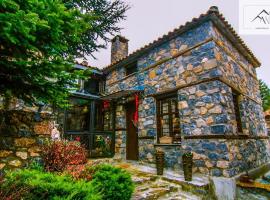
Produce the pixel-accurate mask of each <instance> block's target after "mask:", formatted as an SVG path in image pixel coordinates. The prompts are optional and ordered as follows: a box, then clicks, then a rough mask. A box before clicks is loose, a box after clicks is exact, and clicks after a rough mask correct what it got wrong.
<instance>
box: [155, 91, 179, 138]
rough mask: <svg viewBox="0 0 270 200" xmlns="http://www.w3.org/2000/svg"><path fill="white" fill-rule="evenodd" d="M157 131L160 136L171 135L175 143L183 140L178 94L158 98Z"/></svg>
mask: <svg viewBox="0 0 270 200" xmlns="http://www.w3.org/2000/svg"><path fill="white" fill-rule="evenodd" d="M157 122H158V123H157V125H158V126H157V132H158V142H159V138H160V137H163V136H169V137H172V138H173V143H180V142H181V135H180V134H181V131H180V118H179V111H178V98H177V94H172V95H169V96H167V97H161V98H158V99H157Z"/></svg>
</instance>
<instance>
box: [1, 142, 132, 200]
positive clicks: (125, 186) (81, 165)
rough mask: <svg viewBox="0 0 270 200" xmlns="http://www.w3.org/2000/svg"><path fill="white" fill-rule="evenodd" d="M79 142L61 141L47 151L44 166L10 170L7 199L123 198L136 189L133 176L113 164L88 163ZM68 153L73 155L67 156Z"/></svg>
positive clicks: (3, 181)
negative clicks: (90, 164)
mask: <svg viewBox="0 0 270 200" xmlns="http://www.w3.org/2000/svg"><path fill="white" fill-rule="evenodd" d="M82 152H85V150H84V148H83V147H82V146H81V145H80V143H78V142H74V141H73V142H69V141H57V142H54V143H50V144H48V145H47V146H46V147H44V148H43V154H42V155H43V160H44V165H40V164H38V163H32V165H30V167H29V168H28V169H22V170H18V171H13V172H12V171H9V172H7V173H6V174H5V176H4V177H3V178H2V179H0V196H1V198H2V199H3V200H17V199H18V200H19V199H28V200H32V199H33V200H34V199H40V200H43V199H44V200H45V199H70V200H72V199H74V200H75V199H76V200H84V199H85V200H86V199H87V200H91V199H111V200H114V199H115V200H116V199H121V200H128V199H130V198H131V195H132V193H133V190H134V184H133V182H132V180H131V176H130V174H129V173H127V172H126V171H125V170H123V169H120V168H117V167H113V166H111V165H104V164H97V165H92V166H89V164H86V157H85V155H84V154H81V153H82ZM67 153H68V154H69V155H67Z"/></svg>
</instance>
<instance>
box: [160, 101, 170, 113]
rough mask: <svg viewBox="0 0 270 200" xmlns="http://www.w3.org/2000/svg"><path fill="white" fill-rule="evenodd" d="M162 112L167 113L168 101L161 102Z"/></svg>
mask: <svg viewBox="0 0 270 200" xmlns="http://www.w3.org/2000/svg"><path fill="white" fill-rule="evenodd" d="M161 105H162V113H163V114H165V113H168V112H169V103H168V102H163V103H162V104H161Z"/></svg>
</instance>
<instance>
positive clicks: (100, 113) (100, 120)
mask: <svg viewBox="0 0 270 200" xmlns="http://www.w3.org/2000/svg"><path fill="white" fill-rule="evenodd" d="M95 109H96V111H95V113H96V114H95V122H94V129H95V130H96V131H112V130H113V121H112V120H113V109H112V107H111V106H110V107H108V108H104V107H103V104H102V101H97V102H96V106H95Z"/></svg>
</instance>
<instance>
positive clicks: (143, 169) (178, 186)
mask: <svg viewBox="0 0 270 200" xmlns="http://www.w3.org/2000/svg"><path fill="white" fill-rule="evenodd" d="M116 166H118V167H121V168H123V169H125V170H127V171H129V172H130V173H131V174H132V179H133V181H134V182H135V184H136V189H135V192H134V194H133V197H132V200H178V199H179V200H180V199H181V200H200V199H210V198H209V197H207V196H208V195H209V192H208V178H207V177H202V176H201V175H195V176H194V178H193V181H191V182H186V181H185V180H184V177H183V175H182V174H180V173H179V174H177V173H175V172H173V171H165V172H164V175H163V176H157V175H156V170H155V168H153V167H148V166H143V165H138V164H136V163H119V164H116Z"/></svg>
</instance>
